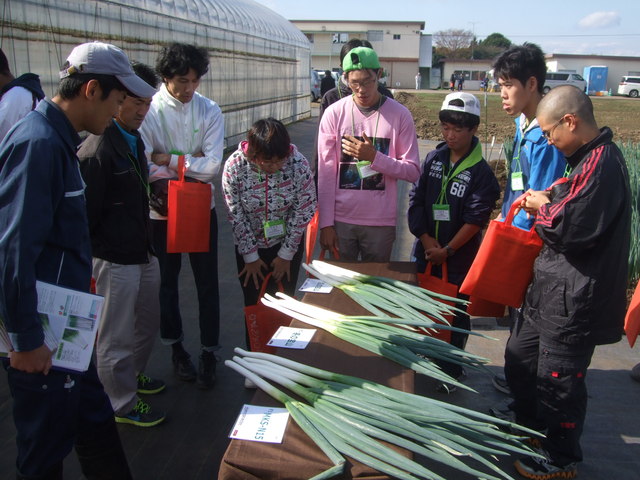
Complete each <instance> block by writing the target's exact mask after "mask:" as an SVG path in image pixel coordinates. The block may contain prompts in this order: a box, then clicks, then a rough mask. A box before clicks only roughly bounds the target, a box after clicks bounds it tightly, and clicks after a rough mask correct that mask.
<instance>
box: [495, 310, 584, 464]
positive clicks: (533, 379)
mask: <svg viewBox="0 0 640 480" xmlns="http://www.w3.org/2000/svg"><path fill="white" fill-rule="evenodd" d="M593 352H594V346H577V345H568V344H564V343H560V342H557V341H554V339H553V338H549V337H548V336H546V335H540V334H539V333H538V332H537V331H536V330H535V329H534V328H533V326H532V325H531V323H530V322H528V321H527V320H525V319H523V317H522V316H520V317H519V319H518V322H517V323H516V325H515V326H514V328H513V331H512V332H511V336H510V337H509V340H508V342H507V348H506V351H505V366H504V371H505V375H506V378H507V382H508V384H509V388H510V389H511V392H512V394H513V399H514V401H513V404H512V408H513V410H514V411H515V413H516V421H517V422H518V423H520V424H522V425H524V426H527V427H530V428H534V429H536V430H540V431H543V432H545V433H546V438H545V439H544V440H543V447H544V448H545V450H547V452H548V453H549V455H550V457H551V459H552V461H553V463H555V464H557V465H566V464H567V463H571V462H580V461H582V449H581V448H580V436H581V435H582V430H583V426H584V419H585V416H586V412H587V386H586V383H585V378H586V375H587V368H588V367H589V364H590V363H591V357H592V356H593Z"/></svg>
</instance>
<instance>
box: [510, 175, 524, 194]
mask: <svg viewBox="0 0 640 480" xmlns="http://www.w3.org/2000/svg"><path fill="white" fill-rule="evenodd" d="M521 190H524V178H523V177H522V172H513V173H512V174H511V191H513V192H519V191H521Z"/></svg>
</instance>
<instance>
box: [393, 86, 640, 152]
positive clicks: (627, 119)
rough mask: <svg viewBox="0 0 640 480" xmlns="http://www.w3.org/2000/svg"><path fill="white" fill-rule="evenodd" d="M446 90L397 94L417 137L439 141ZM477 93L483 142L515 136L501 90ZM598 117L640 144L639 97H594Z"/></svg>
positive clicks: (617, 138)
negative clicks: (413, 123) (502, 100)
mask: <svg viewBox="0 0 640 480" xmlns="http://www.w3.org/2000/svg"><path fill="white" fill-rule="evenodd" d="M447 93H449V92H448V91H445V90H436V91H430V92H425V93H422V92H421V93H417V94H416V93H409V92H404V91H400V92H397V93H396V94H395V98H396V100H398V101H399V102H400V103H402V104H404V105H405V106H406V107H407V108H408V109H409V110H410V111H411V114H412V115H413V118H414V121H415V124H416V130H417V133H418V137H419V138H422V139H426V140H440V139H441V136H440V125H439V123H440V122H439V121H438V112H439V111H440V106H441V104H442V101H443V99H444V97H445V95H446V94H447ZM471 93H473V94H475V95H476V96H477V97H478V98H479V99H480V103H481V105H482V106H483V107H482V108H483V112H482V119H481V122H480V128H479V130H478V136H479V137H480V138H481V140H482V141H483V142H490V141H491V139H492V138H493V137H495V141H496V142H497V143H503V142H504V139H506V138H512V137H513V131H514V124H513V119H512V118H511V117H509V116H508V115H506V114H505V113H504V112H503V111H502V107H501V100H500V95H499V94H498V93H487V94H486V97H485V94H484V93H482V92H471ZM591 100H592V102H593V107H594V112H595V114H596V120H597V121H598V124H599V125H600V126H605V125H606V126H608V127H610V128H611V129H612V130H613V132H614V139H615V141H616V142H619V143H621V142H634V143H640V99H637V98H627V97H617V96H613V97H591Z"/></svg>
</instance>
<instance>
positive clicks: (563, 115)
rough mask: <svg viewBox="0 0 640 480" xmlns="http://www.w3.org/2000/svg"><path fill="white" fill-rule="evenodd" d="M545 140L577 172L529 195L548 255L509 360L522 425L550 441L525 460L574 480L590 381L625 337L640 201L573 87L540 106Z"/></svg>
mask: <svg viewBox="0 0 640 480" xmlns="http://www.w3.org/2000/svg"><path fill="white" fill-rule="evenodd" d="M537 118H538V122H539V124H540V128H541V129H542V134H543V135H544V136H545V137H546V138H547V141H548V142H549V143H550V144H553V145H555V146H556V147H557V148H558V149H559V150H560V151H561V152H562V153H563V154H564V155H565V156H566V160H567V163H568V164H569V166H570V167H571V169H572V172H571V174H570V175H569V177H568V179H567V181H566V182H565V183H561V184H559V185H557V186H555V187H553V189H551V190H547V191H543V192H540V191H531V190H530V191H529V192H528V193H529V196H528V197H526V199H525V200H523V202H522V208H523V209H524V210H525V211H526V212H527V213H529V214H533V215H536V220H535V229H536V231H537V232H538V234H539V235H540V237H541V238H542V240H543V242H544V246H543V248H542V251H541V252H540V255H539V257H538V258H537V260H536V262H535V265H534V275H533V281H532V283H531V285H530V286H529V289H528V291H527V294H526V297H525V301H524V305H523V312H522V313H523V315H522V317H523V319H522V321H521V322H520V324H517V325H516V326H515V327H514V331H513V334H512V335H511V338H510V339H509V342H508V344H507V349H506V353H505V374H506V378H507V382H508V383H509V386H510V388H511V391H512V392H513V396H514V411H515V413H516V420H517V421H518V423H521V424H523V425H526V426H529V427H532V428H536V429H539V430H541V431H544V432H545V433H546V438H544V439H543V440H542V448H543V453H544V454H545V455H546V457H547V459H546V460H542V459H539V458H533V457H531V458H524V459H521V460H518V461H516V464H515V466H516V469H517V470H518V472H519V473H520V474H521V475H522V476H524V477H526V478H532V479H552V478H574V477H575V476H576V475H577V467H576V465H577V463H578V462H580V461H581V460H582V451H581V449H580V435H581V433H582V429H583V425H584V419H585V414H586V408H587V390H586V384H585V376H586V373H587V367H588V366H589V363H590V362H591V357H592V355H593V352H594V349H595V346H596V345H602V344H608V343H614V342H617V341H619V340H620V337H621V335H622V333H623V322H624V316H625V310H626V289H627V268H628V257H629V242H630V224H631V195H630V191H629V179H628V173H627V168H626V164H625V160H624V158H623V156H622V153H621V152H620V150H619V149H618V147H617V146H616V145H615V144H614V143H613V141H612V137H613V134H612V132H611V130H610V129H609V128H607V127H604V128H602V129H598V126H597V124H596V121H595V119H594V116H593V105H592V103H591V100H590V99H589V97H588V96H587V95H585V94H584V93H583V92H582V91H580V89H578V88H576V87H573V86H561V87H557V88H554V89H553V90H551V92H549V93H548V94H547V95H546V96H545V97H544V98H543V99H542V101H541V102H540V104H539V106H538V110H537Z"/></svg>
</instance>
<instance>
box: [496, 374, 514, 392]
mask: <svg viewBox="0 0 640 480" xmlns="http://www.w3.org/2000/svg"><path fill="white" fill-rule="evenodd" d="M491 383H493V386H494V387H495V389H496V390H498V391H499V392H502V393H504V394H505V395H511V389H510V388H509V384H508V383H507V379H506V378H504V375H495V376H494V377H493V378H492V379H491Z"/></svg>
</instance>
